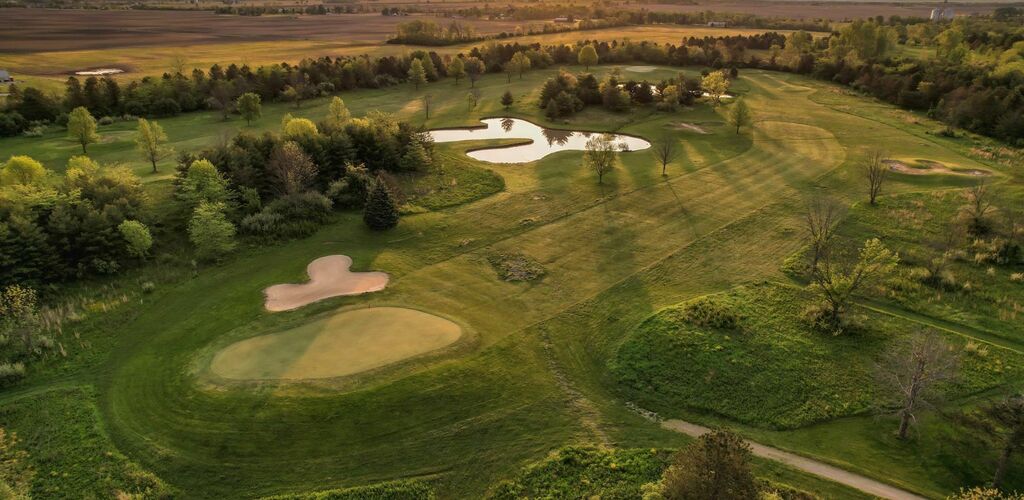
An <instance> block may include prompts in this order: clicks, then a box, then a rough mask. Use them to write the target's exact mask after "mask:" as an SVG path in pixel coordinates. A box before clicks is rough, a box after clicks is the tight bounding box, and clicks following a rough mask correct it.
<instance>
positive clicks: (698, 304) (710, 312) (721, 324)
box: [683, 295, 740, 328]
mask: <svg viewBox="0 0 1024 500" xmlns="http://www.w3.org/2000/svg"><path fill="white" fill-rule="evenodd" d="M683 317H684V318H685V319H686V321H688V322H690V323H692V324H694V325H697V326H703V327H707V328H736V327H737V326H738V325H739V320H740V318H739V316H737V314H736V313H735V312H734V311H733V309H732V307H731V306H730V304H729V303H728V302H726V300H725V299H724V298H722V297H720V296H715V295H708V296H704V297H700V298H697V299H694V300H692V301H690V302H688V303H687V304H686V305H685V306H683Z"/></svg>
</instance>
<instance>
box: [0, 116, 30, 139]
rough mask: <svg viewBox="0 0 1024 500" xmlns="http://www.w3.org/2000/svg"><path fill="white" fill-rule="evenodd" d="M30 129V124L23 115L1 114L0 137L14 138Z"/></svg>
mask: <svg viewBox="0 0 1024 500" xmlns="http://www.w3.org/2000/svg"><path fill="white" fill-rule="evenodd" d="M26 127H28V122H27V121H26V120H25V118H24V117H22V116H21V113H18V112H16V111H9V112H7V113H0V137H14V136H16V135H18V134H20V133H21V132H22V131H23V130H25V128H26Z"/></svg>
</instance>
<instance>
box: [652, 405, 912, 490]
mask: <svg viewBox="0 0 1024 500" xmlns="http://www.w3.org/2000/svg"><path fill="white" fill-rule="evenodd" d="M661 426H662V427H664V428H666V429H669V430H673V431H676V432H681V433H683V434H686V435H689V436H693V437H698V436H700V435H702V434H704V433H707V432H709V431H711V429H709V428H707V427H704V426H701V425H697V424H691V423H689V422H684V421H682V420H675V419H672V420H665V421H664V422H662V423H661ZM747 444H749V445H750V451H752V452H753V453H754V455H756V456H759V457H762V458H767V459H769V460H775V461H776V462H782V463H784V464H786V465H788V466H790V467H793V468H795V469H800V470H802V471H804V472H808V473H811V474H814V475H816V476H821V477H823V478H826V479H829V480H832V481H835V482H837V483H840V484H845V485H846V486H849V487H851V488H856V489H858V490H860V491H863V492H864V493H867V494H869V495H874V496H876V497H879V498H888V499H892V500H924V497H921V496H918V495H915V494H913V493H911V492H909V491H906V490H902V489H899V488H897V487H895V486H890V485H888V484H885V483H882V482H879V481H876V480H874V479H871V478H868V477H864V476H862V475H860V474H855V473H853V472H849V471H845V470H843V469H840V468H838V467H835V466H832V465H828V464H826V463H822V462H819V461H817V460H812V459H810V458H807V457H802V456H800V455H795V454H793V453H789V452H786V451H782V450H780V449H778V448H772V447H771V446H765V445H763V444H758V443H755V442H753V441H749V440H748V441H747Z"/></svg>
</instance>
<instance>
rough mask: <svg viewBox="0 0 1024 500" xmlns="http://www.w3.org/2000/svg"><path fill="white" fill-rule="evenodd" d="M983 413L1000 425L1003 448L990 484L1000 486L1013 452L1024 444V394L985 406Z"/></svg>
mask: <svg viewBox="0 0 1024 500" xmlns="http://www.w3.org/2000/svg"><path fill="white" fill-rule="evenodd" d="M984 411H985V415H986V416H988V418H990V419H991V420H992V421H993V422H994V423H996V424H998V425H999V426H1001V427H1002V429H1001V430H1002V432H1003V434H1004V441H1003V450H1002V451H1001V452H1000V453H999V461H998V462H996V471H995V474H994V475H993V476H992V486H993V487H995V488H999V487H1000V486H1002V483H1003V477H1004V476H1005V475H1006V468H1007V466H1008V465H1009V464H1010V457H1011V456H1012V455H1013V452H1014V451H1016V450H1017V449H1018V448H1020V447H1021V446H1024V394H1016V395H1013V396H1010V397H1007V398H1005V399H1003V400H1002V401H999V402H998V403H995V404H993V405H990V406H987V407H986V408H985V409H984Z"/></svg>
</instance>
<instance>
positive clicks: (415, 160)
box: [401, 140, 433, 171]
mask: <svg viewBox="0 0 1024 500" xmlns="http://www.w3.org/2000/svg"><path fill="white" fill-rule="evenodd" d="M431 163H433V159H432V158H431V157H430V153H429V152H427V148H425V147H423V142H422V141H419V140H415V141H411V142H410V143H409V146H408V147H407V148H406V150H405V154H404V155H402V161H401V167H402V170H410V171H416V170H424V169H426V168H427V167H429V166H430V165H431Z"/></svg>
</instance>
